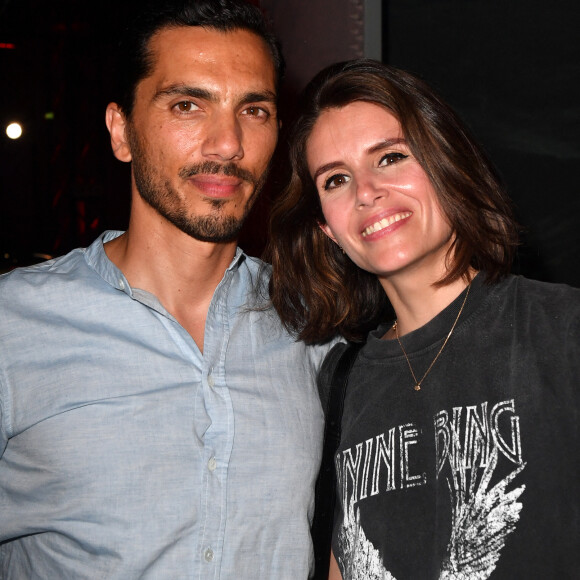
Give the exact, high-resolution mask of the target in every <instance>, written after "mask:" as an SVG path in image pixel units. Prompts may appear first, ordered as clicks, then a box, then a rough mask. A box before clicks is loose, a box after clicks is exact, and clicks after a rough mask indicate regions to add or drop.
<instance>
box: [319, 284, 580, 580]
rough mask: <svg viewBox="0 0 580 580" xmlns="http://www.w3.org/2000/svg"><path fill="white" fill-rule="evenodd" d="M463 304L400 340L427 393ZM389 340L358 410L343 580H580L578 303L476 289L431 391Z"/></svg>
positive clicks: (346, 486) (350, 405) (553, 294)
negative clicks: (417, 381)
mask: <svg viewBox="0 0 580 580" xmlns="http://www.w3.org/2000/svg"><path fill="white" fill-rule="evenodd" d="M464 296H465V294H462V295H461V296H459V297H458V298H457V300H455V301H454V302H453V303H452V304H451V305H450V306H449V307H448V308H446V309H445V310H444V311H443V312H441V313H440V314H439V315H438V316H437V317H436V318H434V319H433V320H432V321H431V322H429V323H428V324H427V325H425V326H424V327H422V328H420V329H418V330H416V331H415V332H413V333H410V334H408V335H406V336H405V337H403V338H402V339H401V340H402V342H403V345H404V347H405V350H406V352H407V354H408V356H409V359H410V361H411V364H412V366H413V370H414V371H415V374H416V376H417V377H419V378H420V377H422V376H423V374H424V372H425V371H426V369H427V368H428V366H429V364H430V363H431V361H432V360H433V359H434V357H435V355H436V354H437V352H438V351H439V349H440V348H441V345H442V344H443V341H444V340H445V337H446V336H447V334H448V332H449V330H450V328H451V326H452V325H453V321H454V320H455V318H456V316H457V313H458V312H459V308H460V307H461V304H462V303H463V298H464ZM387 328H388V327H387V326H385V327H382V328H380V329H378V330H377V331H375V332H373V333H371V335H370V336H369V340H368V342H367V344H366V346H365V347H364V348H363V349H362V351H361V352H360V353H359V356H358V359H357V362H356V363H355V366H354V368H353V370H352V373H351V376H350V380H349V384H348V389H347V394H346V399H345V412H344V416H343V423H342V440H341V444H340V447H339V451H338V453H337V457H336V466H337V475H338V494H337V495H338V500H339V506H338V508H337V514H336V521H335V529H334V538H333V551H334V554H335V556H336V559H337V561H338V562H339V566H340V568H341V571H342V574H343V578H344V580H347V579H351V578H353V579H355V578H358V579H364V580H372V579H375V578H377V579H378V578H380V579H391V578H396V579H397V580H404V579H420V580H428V579H436V578H448V579H451V578H454V579H470V580H471V579H485V578H489V577H491V578H506V579H507V578H510V579H513V578H526V579H530V578H558V579H561V578H580V445H579V443H580V441H579V429H580V427H579V425H580V417H579V409H580V391H579V387H580V368H579V367H580V356H579V355H580V352H579V350H580V349H579V345H580V290H576V289H573V288H569V287H566V286H561V285H549V284H544V283H540V282H535V281H531V280H526V279H524V278H521V277H515V276H512V277H509V278H508V279H506V280H504V281H503V282H501V283H499V284H496V285H493V286H487V285H485V284H483V280H482V276H481V275H480V276H477V277H476V279H475V280H474V282H473V284H472V288H471V290H470V294H469V296H468V299H467V302H466V304H465V309H464V311H463V313H462V314H461V317H460V319H459V322H458V324H457V326H456V328H455V330H454V332H453V334H452V336H451V338H450V340H449V342H448V343H447V345H446V346H445V349H444V350H443V352H442V354H441V356H440V358H439V359H438V360H437V362H436V363H435V365H434V366H433V368H432V369H431V371H430V372H429V374H428V375H427V377H426V378H425V380H424V382H423V384H422V388H421V390H420V391H415V390H414V389H413V385H414V381H413V378H412V376H411V373H410V371H409V367H408V365H407V362H406V360H405V357H404V355H403V353H402V351H401V348H400V346H399V344H398V343H397V341H396V340H394V341H385V340H381V338H380V337H381V336H382V335H383V334H384V333H385V331H386V329H387ZM340 348H342V347H338V349H337V350H335V351H334V352H333V353H331V355H329V359H328V364H325V367H324V370H323V372H322V374H321V389H322V393H321V394H322V396H323V399H324V398H325V395H326V393H325V388H326V387H325V385H326V384H327V380H326V379H327V378H328V375H329V373H330V372H331V369H332V364H333V361H335V360H336V354H337V352H338V351H339V350H340Z"/></svg>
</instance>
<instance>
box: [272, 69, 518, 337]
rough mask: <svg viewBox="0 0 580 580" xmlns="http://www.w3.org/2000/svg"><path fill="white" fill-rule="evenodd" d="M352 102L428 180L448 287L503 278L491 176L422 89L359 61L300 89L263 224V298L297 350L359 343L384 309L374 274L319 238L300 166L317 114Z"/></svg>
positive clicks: (507, 227)
mask: <svg viewBox="0 0 580 580" xmlns="http://www.w3.org/2000/svg"><path fill="white" fill-rule="evenodd" d="M356 101H363V102H369V103H374V104H377V105H380V106H382V107H384V108H385V109H387V110H388V111H389V112H390V113H391V114H392V115H394V116H395V117H396V119H397V120H398V121H399V123H400V125H401V129H402V131H403V134H404V137H405V139H406V141H407V144H408V146H409V148H410V150H411V152H412V154H413V155H414V157H415V158H416V159H417V161H418V162H419V164H420V165H421V167H422V168H423V170H424V171H425V173H426V174H427V176H428V177H429V179H430V181H431V183H432V185H433V187H434V189H435V191H436V193H437V196H438V199H439V203H440V204H441V208H442V210H443V213H444V214H445V215H446V217H447V219H448V221H449V223H450V224H451V227H452V230H453V232H454V233H455V241H454V242H453V246H452V247H451V248H450V251H449V252H450V253H449V260H448V263H449V270H448V272H447V275H446V276H445V277H444V278H442V279H441V280H439V281H438V282H437V284H438V285H445V284H448V283H450V282H452V281H454V280H456V279H458V278H460V277H465V276H467V272H468V270H469V268H475V269H476V270H479V271H482V272H483V273H484V275H485V277H486V280H487V281H488V282H494V281H497V280H498V279H500V278H501V277H503V276H505V275H506V274H507V273H509V271H510V268H511V263H512V259H513V253H514V251H515V248H516V246H517V229H516V226H515V223H514V221H513V218H512V212H511V207H510V203H509V200H508V199H507V197H506V195H505V194H504V191H503V187H502V185H501V182H500V180H499V178H498V176H497V173H496V171H495V169H494V168H493V166H492V164H491V163H490V162H489V160H488V159H487V157H486V156H485V154H484V153H483V151H482V150H481V148H480V147H479V146H478V144H477V143H476V142H475V140H474V139H473V138H472V137H471V136H470V135H469V133H468V131H467V129H466V128H465V126H464V124H463V123H462V122H461V121H460V120H459V118H458V117H457V115H456V114H455V113H454V112H453V111H452V110H451V109H450V107H449V106H448V105H447V104H445V103H444V102H443V101H442V100H441V99H440V98H439V97H438V96H437V95H436V94H435V93H434V92H433V91H432V90H431V89H430V88H429V87H428V86H427V85H426V84H425V83H424V82H422V81H421V80H419V79H418V78H416V77H414V76H413V75H411V74H409V73H407V72H405V71H402V70H399V69H396V68H394V67H391V66H387V65H384V64H382V63H380V62H377V61H373V60H369V59H359V60H354V61H348V62H344V63H338V64H335V65H332V66H330V67H328V68H326V69H324V70H323V71H321V72H320V73H319V74H318V75H316V77H314V79H313V80H312V81H311V82H310V84H309V85H308V86H307V87H306V89H305V91H304V93H303V95H302V98H301V101H300V105H299V109H298V116H297V119H296V121H295V123H294V126H293V128H292V130H291V133H290V138H289V156H290V162H291V169H292V174H291V177H290V180H289V183H288V185H287V186H286V188H285V189H284V191H283V192H282V194H281V196H280V197H279V198H278V199H277V201H276V203H275V205H274V208H273V212H272V216H271V221H270V242H269V246H268V251H267V257H268V259H269V260H270V261H271V262H272V267H273V275H272V281H271V283H270V298H271V300H272V303H273V305H274V307H275V308H276V310H277V311H278V314H279V315H280V317H281V319H282V322H283V323H284V325H285V326H286V328H287V329H288V330H290V331H291V332H293V333H295V334H297V336H298V338H300V339H302V340H304V341H306V342H322V341H325V340H328V339H329V338H331V337H332V336H334V335H336V334H341V335H342V336H344V337H346V338H349V339H352V340H360V339H361V338H362V337H363V336H364V335H365V334H366V333H367V332H368V330H369V329H370V328H372V327H374V326H376V325H377V324H378V322H379V321H380V320H381V318H384V316H385V311H386V309H388V308H389V304H388V300H387V297H386V295H385V292H384V290H383V288H382V287H381V285H380V284H379V282H378V279H377V277H376V275H374V274H370V273H369V272H365V271H364V270H361V269H360V268H359V267H358V266H356V265H355V264H354V263H353V262H351V260H350V259H349V258H348V256H346V255H345V254H343V252H342V251H341V250H340V248H338V247H337V245H336V244H335V243H334V242H332V241H331V240H330V239H329V238H328V237H327V236H326V235H325V234H324V233H323V232H322V230H321V229H320V227H319V224H321V223H325V220H324V215H323V214H322V210H321V207H320V200H319V196H318V193H317V191H316V187H315V185H314V183H313V181H312V178H311V177H310V173H309V171H308V167H307V164H306V145H307V142H308V138H309V137H310V134H311V132H312V129H313V127H314V125H315V123H316V121H317V120H318V118H319V116H320V114H321V113H322V112H323V111H325V110H328V109H333V108H341V107H344V106H346V105H348V104H350V103H353V102H356Z"/></svg>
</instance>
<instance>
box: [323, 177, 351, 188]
mask: <svg viewBox="0 0 580 580" xmlns="http://www.w3.org/2000/svg"><path fill="white" fill-rule="evenodd" d="M349 181H350V178H349V177H347V176H346V175H342V174H339V175H333V176H332V177H329V178H328V179H327V180H326V181H325V182H324V189H325V190H326V191H328V190H329V189H336V188H337V187H340V186H341V185H344V184H345V183H348V182H349Z"/></svg>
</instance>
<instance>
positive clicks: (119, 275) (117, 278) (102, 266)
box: [85, 230, 245, 296]
mask: <svg viewBox="0 0 580 580" xmlns="http://www.w3.org/2000/svg"><path fill="white" fill-rule="evenodd" d="M123 233H124V232H122V231H117V230H108V231H106V232H104V233H102V234H101V235H100V236H99V237H98V238H97V239H96V240H95V241H94V242H93V243H92V244H91V245H90V246H89V247H88V248H87V250H86V254H85V256H86V260H87V263H88V264H89V266H91V267H92V268H93V270H95V272H96V273H97V274H98V275H99V276H100V277H101V278H102V279H103V280H105V282H107V284H109V285H111V286H112V287H113V288H116V289H117V290H121V291H122V292H125V293H126V294H128V295H129V296H132V295H133V291H132V289H131V286H130V285H129V282H127V278H125V275H124V274H123V272H121V270H120V269H119V268H117V266H115V264H113V262H111V260H109V258H108V256H107V254H106V253H105V247H104V244H106V243H107V242H110V241H111V240H114V239H115V238H117V237H119V236H120V235H121V234H123ZM244 259H245V254H244V252H243V251H242V249H241V248H236V253H235V255H234V258H233V260H232V261H231V263H230V265H229V266H228V268H227V270H226V273H225V274H224V276H225V275H226V274H227V273H229V272H233V271H235V270H237V269H238V268H239V267H240V264H241V263H242V261H243V260H244Z"/></svg>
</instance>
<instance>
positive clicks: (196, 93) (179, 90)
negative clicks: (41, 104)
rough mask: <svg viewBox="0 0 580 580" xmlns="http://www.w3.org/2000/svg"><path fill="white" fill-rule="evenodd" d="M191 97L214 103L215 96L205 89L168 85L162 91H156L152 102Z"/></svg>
mask: <svg viewBox="0 0 580 580" xmlns="http://www.w3.org/2000/svg"><path fill="white" fill-rule="evenodd" d="M176 96H177V97H191V98H192V99H203V100H204V101H211V102H216V101H217V96H216V95H215V94H213V93H211V92H210V91H208V90H207V89H200V88H199V87H191V86H189V85H183V84H179V85H170V86H169V87H165V88H164V89H160V90H158V91H157V92H156V93H155V95H154V97H153V100H154V101H158V100H159V99H162V98H163V97H176Z"/></svg>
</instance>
